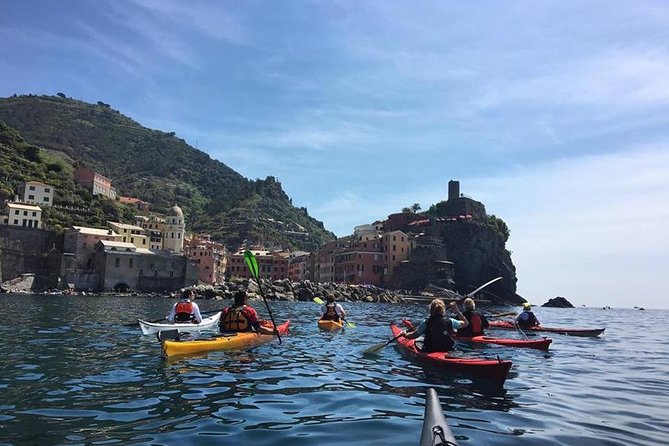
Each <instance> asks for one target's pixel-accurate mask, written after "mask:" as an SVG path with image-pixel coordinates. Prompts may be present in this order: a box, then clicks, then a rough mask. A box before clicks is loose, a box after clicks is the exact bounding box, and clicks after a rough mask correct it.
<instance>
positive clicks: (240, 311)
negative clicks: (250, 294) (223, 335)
mask: <svg viewBox="0 0 669 446" xmlns="http://www.w3.org/2000/svg"><path fill="white" fill-rule="evenodd" d="M234 299H235V301H234V304H233V305H231V306H229V307H226V308H224V309H223V314H222V315H221V319H220V321H219V325H218V327H219V329H220V331H221V332H231V331H232V332H240V331H255V332H258V333H262V334H269V335H271V334H275V333H274V330H273V329H272V328H269V327H265V326H264V325H262V324H261V323H260V319H259V318H258V313H257V312H256V310H255V309H254V308H253V307H252V306H250V305H247V304H246V291H237V293H236V294H235V298H234Z"/></svg>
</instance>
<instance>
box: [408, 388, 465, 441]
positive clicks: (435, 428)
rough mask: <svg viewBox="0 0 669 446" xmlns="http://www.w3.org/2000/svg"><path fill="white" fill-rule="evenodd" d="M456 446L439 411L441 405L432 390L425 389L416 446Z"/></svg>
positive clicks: (442, 413)
mask: <svg viewBox="0 0 669 446" xmlns="http://www.w3.org/2000/svg"><path fill="white" fill-rule="evenodd" d="M435 445H443V446H458V442H457V441H456V440H455V437H454V436H453V432H451V429H450V428H449V427H448V423H447V422H446V417H444V412H443V410H442V409H441V403H440V402H439V397H437V392H435V390H434V389H432V388H430V389H427V393H426V394H425V415H424V416H423V430H422V431H421V433H420V443H419V444H418V446H435Z"/></svg>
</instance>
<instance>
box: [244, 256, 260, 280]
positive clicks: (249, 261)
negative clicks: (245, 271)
mask: <svg viewBox="0 0 669 446" xmlns="http://www.w3.org/2000/svg"><path fill="white" fill-rule="evenodd" d="M244 261H245V262H246V266H248V267H249V271H251V275H252V276H253V277H255V278H256V279H257V278H258V261H257V260H256V257H255V256H254V255H253V253H252V252H251V251H249V250H248V249H247V250H246V251H244Z"/></svg>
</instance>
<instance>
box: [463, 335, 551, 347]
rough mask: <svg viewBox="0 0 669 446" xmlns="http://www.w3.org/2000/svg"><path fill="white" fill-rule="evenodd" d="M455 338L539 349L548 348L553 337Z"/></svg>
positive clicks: (480, 342)
mask: <svg viewBox="0 0 669 446" xmlns="http://www.w3.org/2000/svg"><path fill="white" fill-rule="evenodd" d="M455 340H457V341H465V342H476V343H477V344H496V345H503V346H504V347H519V348H535V349H537V350H548V347H550V345H551V342H553V340H552V339H548V338H543V339H509V338H495V337H493V336H472V337H471V338H467V337H464V336H456V337H455Z"/></svg>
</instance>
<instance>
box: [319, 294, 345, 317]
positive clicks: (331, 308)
mask: <svg viewBox="0 0 669 446" xmlns="http://www.w3.org/2000/svg"><path fill="white" fill-rule="evenodd" d="M321 312H322V314H321V320H325V321H337V322H339V320H340V319H346V311H344V307H342V306H341V304H340V303H338V302H335V297H334V296H333V295H332V294H331V295H329V296H328V297H327V302H326V303H325V305H323V308H322V311H321Z"/></svg>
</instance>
